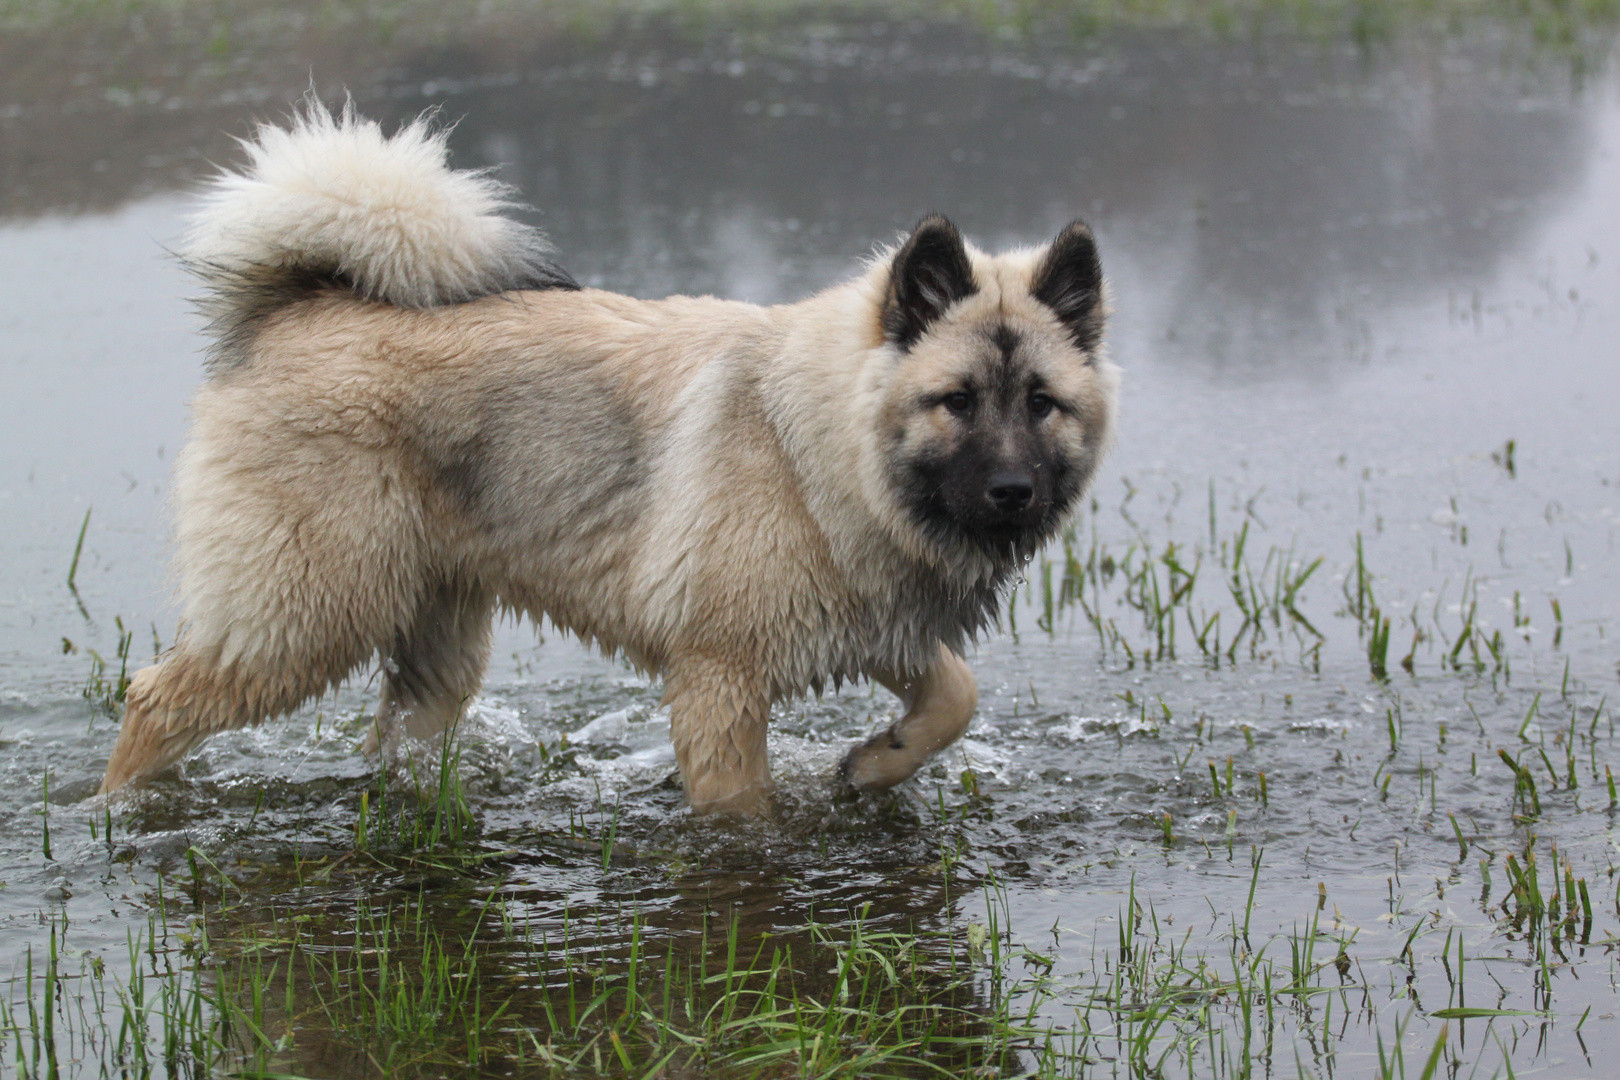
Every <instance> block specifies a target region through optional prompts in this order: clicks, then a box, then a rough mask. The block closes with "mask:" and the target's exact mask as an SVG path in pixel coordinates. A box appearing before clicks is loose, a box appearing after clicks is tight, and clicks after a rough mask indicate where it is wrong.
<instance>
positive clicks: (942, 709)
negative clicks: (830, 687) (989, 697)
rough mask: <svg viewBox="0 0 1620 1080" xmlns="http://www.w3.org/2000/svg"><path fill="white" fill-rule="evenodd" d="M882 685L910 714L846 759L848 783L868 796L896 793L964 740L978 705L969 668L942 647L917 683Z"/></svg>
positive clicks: (844, 768)
mask: <svg viewBox="0 0 1620 1080" xmlns="http://www.w3.org/2000/svg"><path fill="white" fill-rule="evenodd" d="M878 681H879V682H881V683H883V685H884V686H886V687H888V688H889V689H890V690H892V691H894V692H895V694H897V695H898V696H899V698H900V701H901V703H902V704H904V705H905V707H906V711H905V714H904V715H903V716H901V717H900V719H898V720H896V721H895V722H894V723H893V724H890V725H889V727H888V728H886V729H885V730H883V731H881V732H879V733H878V734H876V735H874V736H872V737H871V738H870V739H868V740H866V741H865V742H864V743H862V744H861V745H859V746H857V747H855V748H854V749H853V750H851V751H850V752H849V754H848V756H846V757H845V758H844V762H843V765H842V766H841V768H840V773H841V775H842V776H843V778H844V780H845V781H846V782H847V783H848V784H850V785H851V786H853V787H857V788H861V789H863V790H866V791H881V790H882V789H884V788H890V787H893V786H894V785H896V784H898V783H900V782H901V781H902V780H905V779H907V778H908V777H910V776H911V775H912V774H913V773H915V772H916V771H917V770H918V769H920V768H922V766H923V763H924V762H926V761H927V760H928V759H929V758H930V757H933V756H934V755H935V754H936V753H938V752H939V751H941V750H943V749H945V747H947V746H949V745H951V744H952V743H954V742H955V741H956V740H957V739H960V738H961V737H962V732H964V731H966V730H967V726H968V723H969V722H970V721H971V720H972V719H973V710H974V709H975V708H977V707H978V704H979V687H978V683H977V682H975V681H974V678H973V672H972V671H971V670H969V669H968V666H967V662H966V661H965V660H963V659H962V658H961V657H960V656H957V655H956V654H955V653H954V652H951V651H950V650H949V649H947V648H944V647H943V646H941V648H940V650H939V659H938V660H937V661H935V663H934V666H933V667H931V668H929V669H928V670H927V671H925V672H923V674H922V675H921V676H919V677H918V678H916V679H913V680H911V681H910V682H899V681H897V680H892V679H888V678H880V679H879V680H878Z"/></svg>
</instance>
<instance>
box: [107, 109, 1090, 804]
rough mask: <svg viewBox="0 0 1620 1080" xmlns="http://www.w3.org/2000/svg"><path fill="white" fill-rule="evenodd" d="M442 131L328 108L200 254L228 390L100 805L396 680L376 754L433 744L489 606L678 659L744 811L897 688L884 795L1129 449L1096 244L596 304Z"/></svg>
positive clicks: (928, 238) (915, 759)
mask: <svg viewBox="0 0 1620 1080" xmlns="http://www.w3.org/2000/svg"><path fill="white" fill-rule="evenodd" d="M444 138H445V137H444V134H443V132H436V131H434V130H433V129H432V128H431V127H430V126H429V125H428V124H427V123H426V122H425V121H419V122H417V123H415V124H412V125H409V126H407V127H405V128H404V129H403V130H401V131H400V132H399V133H397V134H396V135H394V136H393V137H392V138H385V137H384V136H383V135H382V133H381V132H380V130H379V129H378V127H377V126H376V125H375V124H373V123H370V122H367V121H365V120H362V119H360V118H358V117H356V116H355V115H354V114H353V112H352V110H346V111H345V112H343V113H342V114H341V115H339V116H336V117H334V116H332V115H331V114H329V113H327V112H326V111H325V110H324V109H321V108H320V107H318V106H313V105H312V106H310V107H309V108H308V109H306V110H305V111H304V112H303V113H302V114H300V115H299V116H298V117H297V118H296V119H295V120H294V121H293V122H292V124H291V125H290V126H289V127H288V128H277V127H265V128H263V129H261V130H260V132H259V134H258V135H257V137H256V139H255V140H254V141H252V142H249V143H247V144H246V150H247V153H248V156H249V159H250V160H249V165H248V167H247V168H246V169H245V170H244V171H243V172H240V173H227V174H225V175H224V176H222V177H220V178H219V179H218V180H217V181H216V182H215V183H214V185H213V187H212V189H211V191H210V193H209V195H208V198H207V202H206V204H205V208H204V210H203V213H202V214H201V215H200V217H199V219H198V220H197V222H196V224H195V227H194V229H193V231H192V233H191V234H190V236H189V238H188V240H187V243H186V245H185V247H184V249H183V251H182V256H183V258H184V259H185V260H186V261H187V263H188V264H189V265H190V266H191V267H192V268H194V269H195V270H196V272H197V273H198V274H200V275H201V277H202V279H203V281H204V283H205V284H206V286H207V290H208V295H207V297H206V298H205V301H204V303H205V305H206V309H207V311H208V312H209V314H210V315H211V316H212V319H213V324H212V335H213V339H214V347H213V351H212V354H211V357H210V377H209V379H208V381H207V382H206V383H205V385H204V386H203V387H202V388H201V389H200V390H199V391H198V393H197V396H196V399H195V401H194V402H193V422H192V429H191V433H190V438H189V441H188V443H187V445H186V447H185V450H184V451H183V453H182V455H181V457H180V460H179V463H178V466H177V472H176V480H175V496H174V497H175V518H176V521H175V531H176V546H177V564H178V579H179V591H180V594H181V597H182V600H183V603H184V611H183V618H182V624H181V629H180V633H179V635H178V638H177V640H176V642H175V644H174V647H173V648H172V649H171V650H170V651H169V652H168V653H167V654H166V655H165V656H164V657H162V659H161V662H159V663H158V664H157V665H156V666H153V667H149V668H146V669H145V670H143V671H141V672H140V673H138V674H137V675H136V676H135V678H134V681H133V683H132V684H131V686H130V688H129V695H128V702H127V706H126V710H125V714H124V721H123V727H122V729H121V730H120V732H119V736H118V742H117V745H116V746H115V747H114V749H113V753H112V758H111V761H110V762H109V763H108V766H107V774H106V777H105V779H104V780H103V783H102V790H103V791H111V790H114V789H116V788H119V787H122V786H123V785H126V784H129V783H131V782H138V781H143V780H145V779H148V778H150V777H151V776H152V775H153V774H155V773H157V772H158V771H159V770H161V769H163V768H165V767H166V766H168V765H170V764H171V763H173V762H174V761H176V760H177V759H178V758H180V757H181V756H182V755H183V754H185V753H186V752H187V751H188V750H189V749H191V748H192V747H193V746H195V745H196V744H197V743H198V742H199V741H201V740H202V739H203V738H204V737H205V736H207V735H209V734H211V733H213V732H218V731H224V730H227V729H231V728H237V727H242V726H244V725H249V724H257V723H259V722H261V721H263V720H264V719H266V718H268V717H274V716H277V715H279V714H282V713H285V712H287V711H288V710H290V709H293V708H295V707H297V706H298V705H299V704H301V703H302V702H305V701H307V700H308V699H310V698H311V697H312V696H314V695H317V694H320V693H322V692H324V691H325V690H327V689H328V688H330V687H331V686H333V685H334V684H336V683H338V682H339V681H341V680H342V679H344V678H345V677H347V676H348V675H349V674H351V673H352V672H353V671H355V670H356V669H357V668H359V667H360V666H361V665H365V664H367V663H368V662H371V661H372V659H373V658H374V657H377V656H379V655H380V656H381V658H382V663H383V669H384V676H383V700H382V704H381V706H380V709H379V717H378V727H379V730H380V733H381V738H382V743H383V749H384V750H385V751H387V752H390V753H393V752H397V750H398V748H400V747H404V746H409V745H410V744H411V740H413V739H429V738H432V737H433V736H435V735H438V734H439V733H442V732H443V731H444V730H446V729H447V728H448V727H449V726H450V725H452V724H454V723H455V721H456V720H457V719H458V717H459V716H460V713H461V711H462V709H463V708H464V705H465V703H466V701H467V699H468V698H469V697H470V696H471V695H473V694H474V693H475V692H476V691H477V690H478V687H479V685H480V682H481V680H482V677H483V672H484V667H485V662H486V660H487V659H488V653H489V642H490V627H491V620H492V617H493V615H494V613H495V612H496V610H497V608H505V609H508V610H512V611H517V612H523V613H526V614H528V615H530V616H533V617H535V618H537V619H538V618H540V617H542V616H544V617H546V618H549V619H550V620H551V621H552V622H553V623H555V624H556V625H558V626H560V627H564V628H567V629H569V630H571V631H573V632H575V633H577V634H579V635H580V636H581V637H582V638H584V639H586V640H589V641H591V642H594V643H596V644H597V645H599V646H601V647H602V648H604V649H607V650H611V651H617V652H619V653H622V654H623V655H624V656H626V657H628V658H629V659H630V660H632V661H633V662H634V663H635V664H637V665H638V666H639V667H641V668H643V669H645V670H647V671H649V672H653V673H657V674H661V675H662V676H663V679H664V685H665V691H664V697H665V701H666V702H667V704H668V705H669V708H670V722H671V731H672V734H673V739H674V743H675V749H676V754H677V757H678V760H679V763H680V769H681V775H682V778H683V781H684V783H685V786H686V792H687V796H688V799H689V801H690V803H691V805H693V806H694V807H696V808H699V809H705V810H727V811H734V812H743V813H751V812H757V811H759V810H760V809H761V808H762V807H763V805H764V803H765V799H766V796H767V794H768V792H769V790H770V772H769V767H768V764H767V761H766V751H765V726H766V722H767V719H768V716H769V712H770V708H771V704H772V703H773V702H775V701H778V700H781V699H784V698H788V697H791V696H794V695H797V694H802V693H804V692H806V691H807V690H810V689H815V690H820V689H821V688H822V686H823V685H824V684H826V683H828V682H837V681H839V680H842V679H858V678H863V677H868V678H873V679H876V680H878V681H880V682H882V683H883V684H884V685H885V686H887V687H889V688H890V689H892V690H894V691H895V692H896V693H897V694H898V695H899V696H900V697H901V699H902V701H903V703H904V705H905V709H906V711H905V714H904V715H903V716H902V717H901V719H900V720H899V721H897V722H896V723H895V724H894V725H893V726H892V727H891V728H889V729H888V730H887V731H885V732H883V733H881V734H880V735H878V736H876V737H875V738H873V739H872V740H870V741H868V742H867V743H865V744H864V745H862V746H858V747H856V748H855V749H854V750H852V751H851V753H850V755H849V757H848V758H847V759H846V761H845V763H844V776H845V777H846V779H847V780H848V781H849V782H850V783H852V784H854V785H856V786H859V787H865V788H880V787H886V786H889V785H892V784H895V783H898V782H899V781H901V780H903V779H905V778H906V777H908V776H910V775H911V774H912V773H913V772H915V771H916V769H917V768H918V767H919V766H920V765H921V764H922V763H923V762H924V761H925V760H926V759H927V757H928V756H929V755H930V754H932V753H933V752H934V751H936V750H938V749H940V748H941V747H943V746H947V745H949V744H950V743H952V742H954V741H955V740H956V739H957V738H958V737H959V736H960V735H961V733H962V731H963V730H964V729H965V727H966V726H967V723H968V721H969V719H970V718H971V716H972V713H973V709H974V706H975V703H976V690H975V686H974V681H973V677H972V675H971V673H970V672H969V671H968V669H967V667H966V665H965V664H964V662H963V661H962V659H961V653H962V650H963V649H964V647H965V646H966V645H967V644H968V643H969V642H970V641H971V639H972V638H973V636H974V635H975V634H976V633H977V632H978V631H980V630H981V629H982V628H983V627H984V626H985V625H986V623H987V622H988V621H991V620H992V619H993V617H994V612H995V610H996V606H997V604H998V603H999V602H1000V599H1001V596H1002V594H1003V592H1004V590H1005V588H1006V587H1007V586H1008V584H1009V583H1010V582H1011V580H1012V579H1013V578H1014V577H1015V576H1016V574H1017V573H1018V571H1019V570H1020V568H1021V567H1022V565H1023V564H1024V563H1025V561H1026V560H1027V559H1028V558H1029V557H1030V556H1031V555H1032V554H1033V553H1034V552H1035V551H1036V549H1037V548H1038V547H1039V546H1040V545H1041V544H1042V543H1043V542H1044V541H1046V540H1047V539H1049V538H1050V537H1051V536H1052V535H1053V534H1054V533H1055V532H1056V531H1057V530H1058V529H1059V528H1060V527H1061V525H1062V523H1063V522H1064V521H1065V519H1066V517H1067V515H1068V513H1069V511H1070V510H1071V508H1072V507H1073V505H1074V504H1075V502H1076V501H1077V499H1078V497H1079V495H1080V493H1081V492H1082V491H1083V490H1084V488H1085V486H1086V484H1087V482H1088V481H1089V479H1090V477H1091V475H1092V472H1093V470H1094V468H1095V467H1096V465H1097V462H1098V460H1099V458H1100V457H1101V455H1102V453H1103V451H1104V449H1105V447H1106V445H1107V443H1108V441H1109V435H1110V431H1111V428H1112V423H1113V411H1114V400H1115V394H1116V384H1117V378H1118V377H1117V373H1116V371H1115V369H1114V368H1113V367H1112V365H1110V364H1109V363H1108V362H1107V360H1106V359H1105V358H1104V357H1103V356H1102V355H1101V352H1100V348H1101V344H1100V342H1101V333H1102V323H1103V297H1102V276H1101V269H1100V266H1099V264H1098V261H1097V255H1096V249H1095V246H1094V244H1093V242H1092V239H1091V235H1090V233H1089V232H1088V231H1087V229H1086V227H1085V226H1084V225H1082V224H1080V223H1079V222H1076V223H1074V224H1072V225H1070V226H1069V227H1068V228H1066V229H1065V230H1063V232H1062V233H1061V234H1060V235H1059V236H1058V238H1057V239H1056V240H1055V241H1054V242H1053V243H1052V244H1051V245H1049V246H1048V247H1047V248H1045V249H1041V250H1032V251H1017V252H1013V253H1010V254H1007V255H1002V256H998V257H992V256H989V255H986V254H984V253H983V252H980V251H978V250H976V249H974V248H972V247H970V246H968V245H966V244H965V243H964V242H963V240H962V239H961V237H960V236H959V234H958V233H957V231H956V229H955V227H954V226H952V225H951V224H950V223H949V222H948V221H946V220H945V219H943V218H940V217H930V218H927V219H924V221H923V222H922V223H921V224H920V225H919V226H918V227H917V229H916V230H915V231H914V232H913V234H912V235H911V237H910V238H909V239H908V240H907V241H906V242H905V244H904V245H902V246H901V247H900V248H899V249H898V250H896V251H893V252H889V253H885V254H884V255H882V256H881V257H880V258H878V259H877V260H876V261H874V262H873V263H872V265H871V266H870V267H869V268H868V269H867V270H866V272H865V273H863V274H862V275H861V276H860V277H857V278H856V279H855V280H853V281H850V282H848V283H846V284H843V285H839V286H836V287H834V288H831V289H828V290H827V291H825V292H823V293H820V294H819V295H816V296H813V297H811V298H809V299H808V300H804V301H802V302H800V303H797V304H790V305H783V306H779V307H769V308H762V307H757V306H753V305H749V304H742V303H732V302H728V301H723V300H715V299H710V298H697V299H693V298H688V297H672V298H670V299H667V300H658V301H645V300H635V299H631V298H629V297H625V296H620V295H616V294H613V293H608V292H601V291H596V290H591V289H581V288H579V287H578V286H577V285H576V284H575V283H574V282H573V280H572V279H571V278H569V277H568V275H567V274H566V273H564V272H563V271H562V270H560V269H559V268H557V267H556V266H555V265H553V264H552V263H550V262H549V261H547V259H546V258H545V257H544V252H545V246H544V244H543V241H542V239H541V238H540V236H539V234H538V233H536V232H534V231H533V230H531V229H529V228H527V227H526V226H523V225H521V224H519V223H518V222H516V221H514V220H512V219H510V218H507V217H503V216H501V211H502V210H503V209H504V208H505V207H506V201H505V191H504V189H503V188H502V187H501V186H500V185H498V184H497V183H496V182H494V181H493V180H492V179H490V178H488V177H487V176H485V175H483V174H477V173H466V172H454V171H451V170H450V169H449V168H448V167H447V165H446V164H445V158H446V148H445V141H444Z"/></svg>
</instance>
